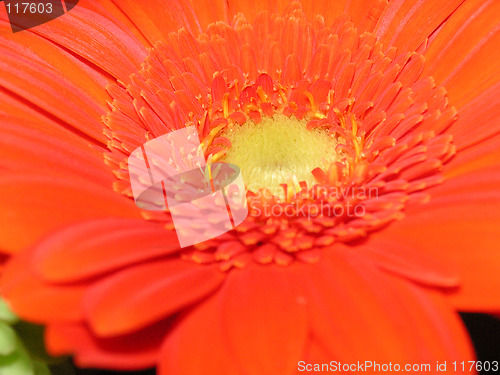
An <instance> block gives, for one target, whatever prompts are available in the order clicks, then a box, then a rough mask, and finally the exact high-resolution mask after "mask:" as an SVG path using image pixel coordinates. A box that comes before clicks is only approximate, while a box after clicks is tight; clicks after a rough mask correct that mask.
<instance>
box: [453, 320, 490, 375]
mask: <svg viewBox="0 0 500 375" xmlns="http://www.w3.org/2000/svg"><path fill="white" fill-rule="evenodd" d="M460 315H461V317H462V320H463V321H464V323H465V326H466V327H467V330H468V331H469V335H470V337H471V339H472V343H473V344H474V348H475V349H476V354H477V360H478V361H500V319H498V318H495V317H493V316H490V315H486V314H472V313H463V314H460ZM494 373H495V372H494V371H489V372H488V371H482V372H481V373H480V374H481V375H486V374H490V375H491V374H494ZM497 373H498V372H497Z"/></svg>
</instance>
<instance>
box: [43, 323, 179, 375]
mask: <svg viewBox="0 0 500 375" xmlns="http://www.w3.org/2000/svg"><path fill="white" fill-rule="evenodd" d="M169 325H170V322H169V321H165V322H162V323H161V324H157V325H153V326H151V327H149V328H148V329H145V330H142V331H139V332H137V333H134V334H131V335H126V336H120V337H116V338H109V339H100V338H97V337H95V336H93V335H92V334H91V332H90V331H89V329H88V328H87V327H86V326H85V325H83V324H64V323H57V324H51V325H49V326H47V328H46V333H45V341H46V345H47V348H48V351H49V352H50V353H52V354H53V355H65V354H70V353H73V352H76V353H75V357H74V360H75V362H76V364H77V365H78V366H79V367H94V368H111V369H114V370H139V369H144V368H147V367H153V366H154V365H155V362H156V361H157V357H158V351H159V348H160V345H161V342H162V340H163V338H164V337H165V334H166V331H167V329H168V327H169Z"/></svg>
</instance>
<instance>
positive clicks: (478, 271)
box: [0, 0, 500, 375]
mask: <svg viewBox="0 0 500 375" xmlns="http://www.w3.org/2000/svg"><path fill="white" fill-rule="evenodd" d="M499 5H500V4H499V3H498V2H495V1H493V0H490V1H487V2H484V1H478V0H470V1H469V0H468V1H463V0H451V1H424V0H422V1H413V0H394V1H392V2H391V3H390V4H387V2H386V1H383V0H376V1H366V0H353V1H336V2H331V1H326V0H324V1H306V0H304V1H302V3H299V2H292V3H289V2H288V1H276V2H272V4H269V3H268V2H267V1H262V0H256V1H253V2H247V1H239V0H228V1H217V2H215V3H212V2H208V1H193V2H192V3H190V2H187V1H178V2H175V1H160V0H147V1H142V2H137V1H130V0H120V1H115V2H112V1H110V0H100V1H97V2H90V1H89V2H83V1H82V2H80V3H79V6H77V7H76V8H75V9H73V10H72V11H71V12H70V13H68V14H66V15H64V16H63V17H60V18H58V19H57V20H54V21H52V22H49V23H47V24H44V25H43V26H40V27H37V28H34V29H32V30H31V31H26V32H22V33H17V34H10V33H9V29H8V26H7V24H5V22H4V23H2V31H3V33H2V44H1V45H0V48H1V51H2V54H1V56H2V57H1V65H0V69H1V72H2V74H1V76H0V84H1V86H2V90H1V91H0V99H1V100H2V102H3V103H5V105H4V106H2V109H1V114H2V128H1V130H0V131H1V133H2V136H1V137H0V142H1V144H2V147H1V152H2V158H1V160H2V161H1V163H2V167H3V168H4V169H5V170H6V172H5V173H4V174H3V176H2V178H1V180H0V202H1V205H2V207H3V209H2V211H1V213H0V228H2V236H1V238H0V246H1V248H3V249H5V250H7V251H8V252H10V253H13V254H14V253H15V255H14V256H13V259H12V260H11V261H10V262H9V264H8V265H7V268H6V270H5V277H4V280H3V294H4V296H5V298H6V299H7V300H8V301H9V303H10V304H11V306H12V308H13V309H14V311H15V312H16V313H17V314H18V315H19V316H21V317H23V318H24V319H27V320H31V321H33V322H37V323H43V324H45V325H47V337H46V340H47V344H48V346H49V349H50V350H51V352H52V353H53V354H65V353H74V354H75V358H76V361H77V363H78V364H79V365H81V366H91V367H106V368H116V369H137V368H145V367H148V366H153V365H155V364H156V365H158V366H159V367H158V368H159V370H158V371H159V373H160V374H165V375H167V374H190V375H192V374H206V373H207V371H208V372H210V373H217V374H259V375H261V374H293V373H297V372H298V373H301V371H300V369H301V368H300V363H302V364H303V365H306V364H313V363H330V361H339V362H341V363H347V364H352V363H357V362H356V361H362V362H364V361H377V362H378V363H379V364H388V363H390V362H391V363H393V364H399V365H401V366H404V365H405V364H414V363H417V364H426V363H429V364H431V365H432V366H435V363H436V361H441V362H442V361H448V373H455V371H454V370H453V368H451V367H450V366H451V363H452V362H453V361H468V360H470V359H473V356H474V354H473V351H472V348H471V345H470V342H469V340H468V337H467V334H466V332H465V330H464V328H463V326H462V324H461V321H460V319H459V317H458V315H457V313H456V311H457V310H467V311H482V312H497V313H498V311H499V310H500V305H499V302H500V301H499V300H498V299H497V298H495V291H497V290H499V288H500V277H499V274H500V273H499V272H498V267H499V261H500V258H499V257H498V255H497V254H496V253H497V252H496V250H497V246H495V245H497V241H495V236H494V233H495V230H497V229H498V224H499V219H500V217H499V212H500V210H499V208H500V207H499V206H500V195H499V194H500V191H499V188H498V186H499V182H500V173H499V172H500V169H499V165H498V162H499V161H500V154H499V151H498V150H499V146H500V138H499V136H498V135H499V134H500V127H499V123H498V108H500V107H499V104H500V103H499V102H500V96H499V95H498V92H499V88H500V83H499V82H500V81H499V78H500V66H499V64H498V63H496V61H497V58H496V57H495V56H492V54H497V55H498V46H499V42H500V40H499V38H500V34H499V33H498V21H497V17H496V15H497V14H498V13H499V11H500V9H499ZM2 17H3V19H4V20H5V19H6V16H2ZM189 125H194V126H196V127H197V130H198V133H199V134H200V137H201V142H202V145H203V149H204V151H205V153H206V156H207V157H211V158H212V160H215V161H226V162H231V163H235V164H237V165H239V166H240V168H241V170H242V173H243V176H244V178H245V181H246V182H247V184H248V187H249V191H248V195H247V197H248V202H249V208H250V216H249V217H248V218H247V220H246V221H245V222H244V223H243V224H241V225H240V226H239V227H237V228H236V230H233V231H230V232H228V233H226V234H224V235H222V236H220V237H217V238H215V239H213V240H210V241H207V242H204V243H202V244H198V245H196V246H193V247H189V248H186V249H181V248H180V247H179V245H178V243H177V237H176V234H175V231H174V228H173V223H172V218H171V216H170V215H169V214H168V213H166V212H160V213H154V212H150V211H147V212H146V211H141V210H139V209H138V208H137V207H136V206H135V205H134V202H133V200H132V199H131V191H130V183H129V178H128V172H127V164H126V162H127V157H128V155H129V154H130V152H131V151H133V150H134V149H136V148H137V147H140V146H141V145H142V144H143V143H145V142H147V141H148V140H150V139H152V138H155V137H158V136H160V135H162V134H165V133H167V132H169V131H173V130H176V129H180V128H182V127H184V126H189ZM22 250H24V251H22ZM301 361H303V362H301ZM358 371H359V370H358ZM354 372H355V371H354ZM444 373H446V372H444Z"/></svg>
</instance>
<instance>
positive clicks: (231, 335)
mask: <svg viewBox="0 0 500 375" xmlns="http://www.w3.org/2000/svg"><path fill="white" fill-rule="evenodd" d="M294 267H295V266H288V267H283V268H280V267H262V266H257V267H250V266H248V267H247V268H245V269H243V270H241V271H239V270H238V271H235V272H232V273H231V274H230V275H229V276H228V279H227V281H226V283H225V285H224V288H223V289H222V290H221V292H220V293H223V307H222V314H223V322H224V328H225V329H224V331H223V332H224V334H225V335H226V336H227V339H228V343H229V345H230V348H231V350H232V352H233V353H234V355H235V360H236V361H238V362H239V363H240V364H241V366H242V367H243V368H244V369H245V370H246V372H247V373H248V374H249V375H260V374H290V373H292V371H293V370H294V369H295V368H296V366H297V362H298V361H299V360H300V358H301V357H302V355H303V351H304V347H305V343H306V335H307V319H306V318H307V317H306V306H305V302H304V301H305V298H306V296H304V295H303V294H301V292H300V291H299V288H298V286H297V285H296V281H295V273H294V272H293V271H294Z"/></svg>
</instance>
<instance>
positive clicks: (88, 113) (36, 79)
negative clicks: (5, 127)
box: [0, 38, 106, 143]
mask: <svg viewBox="0 0 500 375" xmlns="http://www.w3.org/2000/svg"><path fill="white" fill-rule="evenodd" d="M32 42H33V43H36V38H33V40H32ZM0 46H1V47H0V53H1V56H2V61H1V62H0V86H2V87H3V88H5V89H6V90H8V91H10V92H11V93H12V95H15V96H18V97H21V98H23V100H25V101H27V102H29V103H31V105H33V106H35V107H37V108H39V109H41V110H42V111H45V112H48V113H49V114H50V115H53V116H55V117H57V118H58V119H59V120H61V121H64V122H67V123H68V124H70V125H71V126H72V127H74V128H76V129H78V130H79V131H80V132H82V133H84V134H86V135H88V136H90V137H92V138H94V139H96V140H99V141H101V142H102V143H105V142H106V137H105V136H104V134H103V132H102V129H103V125H102V121H101V116H102V114H103V113H105V111H106V107H105V103H104V99H103V98H104V95H103V93H95V92H96V91H98V89H96V88H95V86H94V87H93V88H91V87H90V86H91V85H88V84H83V83H82V82H81V81H79V80H72V79H68V78H66V76H65V75H66V74H68V73H70V72H72V73H73V74H80V73H77V71H75V70H74V67H72V68H70V69H60V70H55V69H53V68H52V67H51V65H50V64H49V63H48V62H47V61H46V60H44V59H42V58H39V57H37V56H36V55H35V54H33V52H32V51H31V50H30V49H29V48H27V47H24V46H23V45H21V44H18V43H17V42H15V41H11V40H3V41H2V43H1V44H0ZM52 62H53V61H51V63H52ZM61 63H64V59H62V60H61ZM81 74H82V75H85V70H83V72H82V73H81ZM94 76H95V75H94ZM94 76H93V75H89V76H87V79H89V80H93V79H94ZM86 90H90V92H94V96H90V95H89V94H88V93H87V91H86Z"/></svg>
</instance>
